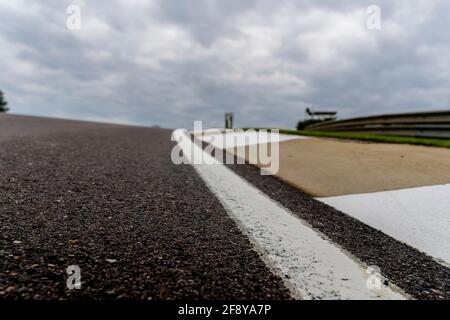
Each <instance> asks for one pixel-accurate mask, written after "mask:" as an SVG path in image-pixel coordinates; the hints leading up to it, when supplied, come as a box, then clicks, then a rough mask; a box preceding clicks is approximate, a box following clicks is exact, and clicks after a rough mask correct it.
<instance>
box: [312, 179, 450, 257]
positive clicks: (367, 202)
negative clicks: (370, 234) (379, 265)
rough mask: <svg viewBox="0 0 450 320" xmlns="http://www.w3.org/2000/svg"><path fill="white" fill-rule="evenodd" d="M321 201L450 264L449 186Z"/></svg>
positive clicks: (356, 195)
mask: <svg viewBox="0 0 450 320" xmlns="http://www.w3.org/2000/svg"><path fill="white" fill-rule="evenodd" d="M318 200H320V201H322V202H324V203H326V204H328V205H330V206H332V207H334V208H336V209H338V210H339V211H342V212H345V213H346V214H348V215H350V216H352V217H354V218H356V219H358V220H360V221H362V222H364V223H366V224H368V225H369V226H371V227H373V228H375V229H378V230H381V231H382V232H384V233H385V234H387V235H389V236H391V237H393V238H395V239H397V240H400V241H403V242H405V243H407V244H409V245H410V246H412V247H414V248H416V249H418V250H420V251H422V252H424V253H426V254H428V255H430V256H432V257H434V258H437V259H438V260H443V261H444V264H447V265H450V184H447V185H436V186H430V187H419V188H412V189H402V190H395V191H385V192H374V193H366V194H355V195H345V196H338V197H329V198H319V199H318Z"/></svg>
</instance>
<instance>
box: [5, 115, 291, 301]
mask: <svg viewBox="0 0 450 320" xmlns="http://www.w3.org/2000/svg"><path fill="white" fill-rule="evenodd" d="M0 130H1V131H0V132H1V134H2V136H1V138H0V299H79V298H90V299H118V298H131V299H178V298H188V299H289V298H290V295H289V292H288V290H287V289H286V288H285V286H284V284H283V281H282V280H281V279H280V278H279V277H278V276H277V275H274V274H273V273H272V272H271V271H270V270H269V269H268V268H267V267H266V266H265V264H264V263H263V262H262V260H261V259H260V257H259V256H258V254H257V253H256V252H255V251H254V250H253V249H252V245H251V243H250V241H249V240H248V239H247V237H245V236H244V235H243V234H242V233H241V231H240V230H239V228H238V227H237V226H236V225H235V224H234V222H233V221H232V219H231V218H230V217H229V216H228V214H227V212H226V211H225V209H224V208H223V207H222V206H221V205H220V203H219V202H218V200H217V199H216V198H214V196H213V195H212V194H211V193H210V191H209V190H208V188H207V187H206V186H205V184H204V183H203V181H202V180H201V178H200V177H199V176H198V175H197V174H196V172H195V170H194V169H193V168H192V167H191V166H189V165H180V166H176V165H174V164H173V163H172V162H171V159H170V154H171V150H172V147H173V146H174V143H173V142H171V141H170V135H171V130H165V129H158V128H140V127H131V126H119V125H107V124H96V123H86V122H76V121H66V120H55V119H45V118H34V117H23V116H13V115H0ZM69 265H77V266H79V267H80V269H81V281H82V286H81V289H80V290H76V289H73V290H69V289H68V288H67V286H66V280H67V277H68V275H67V273H66V268H67V267H68V266H69Z"/></svg>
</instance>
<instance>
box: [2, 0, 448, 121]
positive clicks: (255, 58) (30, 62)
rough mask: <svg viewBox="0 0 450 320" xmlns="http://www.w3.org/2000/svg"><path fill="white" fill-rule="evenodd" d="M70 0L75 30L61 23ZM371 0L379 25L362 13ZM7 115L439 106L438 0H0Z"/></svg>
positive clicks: (443, 14)
mask: <svg viewBox="0 0 450 320" xmlns="http://www.w3.org/2000/svg"><path fill="white" fill-rule="evenodd" d="M70 4H77V5H79V7H80V8H81V29H80V30H69V29H68V28H67V26H66V22H67V18H68V17H69V15H68V14H67V12H66V10H67V7H68V6H69V5H70ZM372 4H374V5H378V6H379V7H380V9H381V30H370V29H368V28H367V25H366V22H367V18H368V14H367V12H366V10H367V7H368V6H369V5H372ZM0 21H1V22H0V67H1V69H0V89H1V90H3V91H4V92H5V95H6V98H7V100H8V101H9V104H10V105H9V106H10V108H11V112H12V113H20V114H31V115H46V116H53V117H64V118H76V119H89V120H101V121H112V122H123V123H136V124H143V125H149V126H151V125H160V126H164V127H170V128H175V127H184V128H189V129H190V128H192V125H193V121H194V120H203V121H205V124H206V125H207V126H221V125H223V117H224V116H223V114H224V112H227V111H232V112H234V113H235V117H236V123H237V125H240V126H271V127H276V126H279V127H294V126H295V124H296V122H297V120H299V119H302V118H303V114H304V108H305V107H306V106H309V105H313V106H314V107H315V108H316V109H326V110H329V109H331V110H338V111H339V115H340V117H341V118H344V117H351V116H360V115H370V114H379V113H391V112H407V111H418V110H440V109H449V101H450V65H449V59H450V1H445V0H442V1H433V0H395V1H369V2H367V3H366V2H364V1H361V0H354V1H352V0H348V1H343V0H342V1H339V0H334V1H333V0H324V1H312V0H310V1H307V0H305V1H302V0H292V1H288V0H286V1H282V0H278V1H273V0H261V1H259V0H218V1H214V0H179V1H176V0H161V1H156V0H155V1H143V0H115V1H113V0H105V1H101V0H96V1H75V0H73V1H64V0H42V1H34V0H28V1H21V0H14V1H11V0H0Z"/></svg>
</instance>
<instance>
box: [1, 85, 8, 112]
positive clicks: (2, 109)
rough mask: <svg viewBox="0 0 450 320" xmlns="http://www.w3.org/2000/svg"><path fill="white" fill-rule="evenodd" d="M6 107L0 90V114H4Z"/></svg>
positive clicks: (6, 103)
mask: <svg viewBox="0 0 450 320" xmlns="http://www.w3.org/2000/svg"><path fill="white" fill-rule="evenodd" d="M7 105H8V102H6V100H5V98H4V97H3V92H2V91H1V90H0V112H6V111H8V110H9V109H8V108H7V107H6V106H7Z"/></svg>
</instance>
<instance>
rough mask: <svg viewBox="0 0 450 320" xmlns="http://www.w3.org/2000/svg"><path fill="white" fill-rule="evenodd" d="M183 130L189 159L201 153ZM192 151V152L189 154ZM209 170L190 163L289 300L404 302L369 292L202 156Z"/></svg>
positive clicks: (356, 274)
mask: <svg viewBox="0 0 450 320" xmlns="http://www.w3.org/2000/svg"><path fill="white" fill-rule="evenodd" d="M186 133H187V132H186V131H183V130H176V131H174V133H173V136H172V137H173V140H175V141H178V142H179V146H180V147H181V148H182V150H183V152H184V153H185V156H186V157H187V160H189V162H190V163H191V164H192V163H193V159H192V157H193V158H194V159H195V158H196V157H197V158H200V157H201V154H202V153H203V151H202V150H201V148H200V147H198V146H197V145H196V144H194V143H192V142H191V139H190V137H188V136H187V134H186ZM191 152H192V153H191ZM203 157H209V159H208V161H209V163H213V164H211V165H206V164H201V165H196V164H193V166H194V168H195V169H196V171H197V172H198V174H199V175H200V177H201V178H202V179H203V180H204V181H205V183H206V185H207V186H208V187H209V188H210V189H211V191H212V192H213V193H214V195H215V196H216V197H217V198H218V199H219V201H220V202H221V204H222V205H223V206H224V208H225V209H226V210H227V211H228V213H229V214H230V216H231V217H232V218H233V219H234V220H235V222H236V223H237V224H238V225H239V226H240V228H241V229H242V230H243V232H244V233H246V234H247V235H248V236H249V238H250V239H251V241H252V242H253V244H254V245H255V247H256V249H257V251H258V252H259V253H260V254H261V257H262V259H263V260H264V261H265V262H266V264H267V265H268V266H270V267H272V269H273V270H274V271H275V272H276V273H278V274H280V276H281V277H282V278H283V279H285V281H286V283H287V286H288V287H289V288H290V289H291V290H292V294H293V297H295V298H303V299H377V298H381V299H402V298H403V296H402V295H400V294H398V293H396V292H394V291H392V290H391V289H390V288H386V287H385V288H383V289H381V290H378V291H373V290H369V289H368V286H367V277H368V274H367V272H366V271H365V270H364V269H363V268H362V267H361V266H360V265H359V264H358V263H357V262H355V261H354V260H353V259H352V258H350V257H349V256H347V255H346V254H345V253H344V252H343V251H341V250H340V249H339V248H338V247H336V246H335V245H333V244H332V243H330V242H329V241H327V240H325V239H324V238H322V237H321V236H320V235H319V234H318V233H316V231H314V230H313V229H311V228H310V227H308V226H307V225H306V224H305V223H304V222H302V221H301V220H300V219H299V218H298V217H296V216H294V215H293V214H291V213H290V212H289V211H288V210H287V209H285V208H284V207H282V206H281V205H279V204H277V203H275V202H274V201H273V200H271V199H270V198H268V197H267V196H266V195H264V194H263V193H261V192H260V191H259V190H258V189H257V188H255V187H253V186H252V185H250V184H249V183H247V182H246V181H245V180H244V179H242V178H241V177H239V176H238V175H236V174H235V173H234V172H232V171H231V170H230V169H228V168H226V167H225V166H224V165H222V164H220V163H219V162H218V161H216V160H215V159H214V158H212V157H211V156H209V155H208V154H206V153H203Z"/></svg>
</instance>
